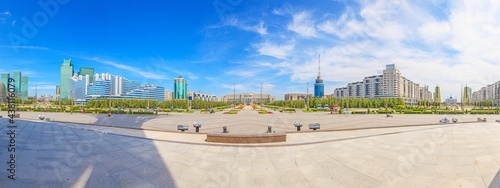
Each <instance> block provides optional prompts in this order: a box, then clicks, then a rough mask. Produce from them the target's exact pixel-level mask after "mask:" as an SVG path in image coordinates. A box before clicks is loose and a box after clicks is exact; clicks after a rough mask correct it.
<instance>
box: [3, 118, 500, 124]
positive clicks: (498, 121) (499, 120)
mask: <svg viewBox="0 0 500 188" xmlns="http://www.w3.org/2000/svg"><path fill="white" fill-rule="evenodd" d="M0 118H1V117H0ZM496 122H497V123H500V119H497V120H496Z"/></svg>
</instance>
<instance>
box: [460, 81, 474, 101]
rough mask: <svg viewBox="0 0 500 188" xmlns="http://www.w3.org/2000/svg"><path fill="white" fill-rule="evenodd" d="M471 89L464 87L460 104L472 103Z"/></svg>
mask: <svg viewBox="0 0 500 188" xmlns="http://www.w3.org/2000/svg"><path fill="white" fill-rule="evenodd" d="M471 100H472V89H471V88H470V87H467V85H465V87H464V93H463V94H462V104H470V103H471V102H472V101H471Z"/></svg>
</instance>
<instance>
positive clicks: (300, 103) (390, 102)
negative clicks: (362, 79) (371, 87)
mask: <svg viewBox="0 0 500 188" xmlns="http://www.w3.org/2000/svg"><path fill="white" fill-rule="evenodd" d="M318 104H319V105H322V106H323V105H325V104H326V105H328V106H331V105H339V106H340V107H342V108H380V107H386V104H387V107H389V108H395V107H398V106H404V105H405V102H404V100H403V99H402V98H388V99H385V98H376V99H368V98H348V99H347V98H341V99H337V98H321V99H320V98H312V99H310V100H309V108H316V107H317V106H318ZM270 105H274V106H282V107H288V108H305V107H306V102H305V101H304V100H295V101H285V100H280V101H274V102H272V103H271V104H270Z"/></svg>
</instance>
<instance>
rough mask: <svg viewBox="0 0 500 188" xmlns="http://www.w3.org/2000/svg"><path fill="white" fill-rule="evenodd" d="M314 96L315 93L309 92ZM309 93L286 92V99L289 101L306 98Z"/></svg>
mask: <svg viewBox="0 0 500 188" xmlns="http://www.w3.org/2000/svg"><path fill="white" fill-rule="evenodd" d="M312 97H314V95H313V94H309V98H312ZM306 98H307V95H306V94H305V93H287V94H285V100H287V101H296V100H305V99H306Z"/></svg>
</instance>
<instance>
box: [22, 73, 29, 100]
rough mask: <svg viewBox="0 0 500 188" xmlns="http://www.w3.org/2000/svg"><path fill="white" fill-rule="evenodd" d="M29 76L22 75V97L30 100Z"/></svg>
mask: <svg viewBox="0 0 500 188" xmlns="http://www.w3.org/2000/svg"><path fill="white" fill-rule="evenodd" d="M28 80H29V78H28V76H21V92H20V93H21V96H20V97H21V98H22V99H23V100H28Z"/></svg>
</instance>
